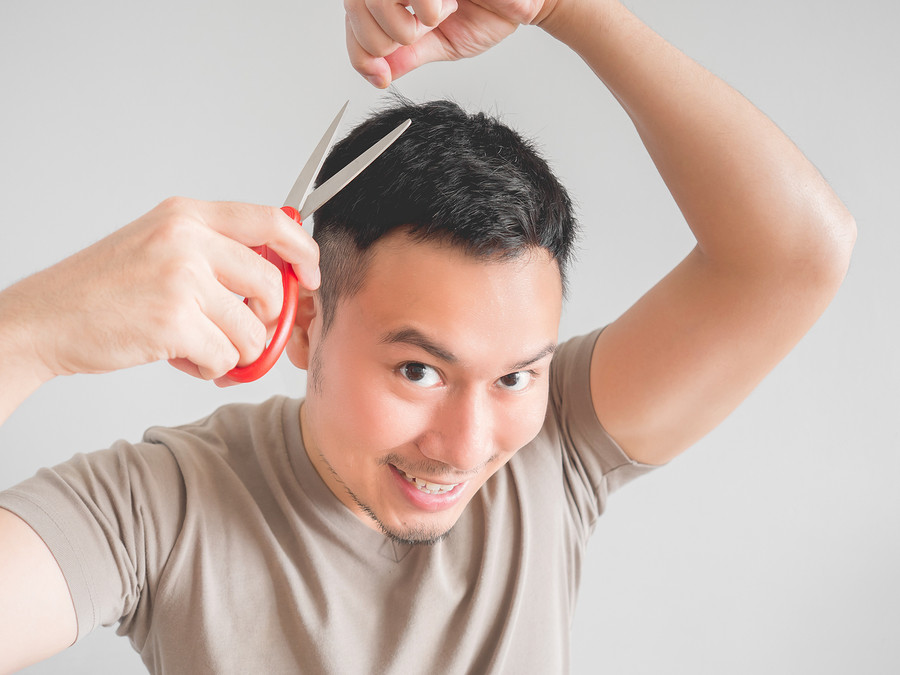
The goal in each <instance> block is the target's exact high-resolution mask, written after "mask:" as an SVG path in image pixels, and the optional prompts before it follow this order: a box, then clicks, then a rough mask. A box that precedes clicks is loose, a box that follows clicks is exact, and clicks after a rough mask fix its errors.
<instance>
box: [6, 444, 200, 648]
mask: <svg viewBox="0 0 900 675" xmlns="http://www.w3.org/2000/svg"><path fill="white" fill-rule="evenodd" d="M0 507H3V508H5V509H7V510H9V511H12V512H13V513H15V514H16V515H18V516H19V517H20V518H22V519H23V520H24V521H25V522H27V523H28V524H29V525H30V526H31V527H32V528H33V529H34V530H35V531H36V532H37V533H38V535H39V536H40V537H41V538H42V539H43V540H44V542H45V543H46V544H47V546H48V548H49V549H50V551H51V552H52V553H53V555H54V557H55V558H56V561H57V562H58V563H59V566H60V568H61V569H62V572H63V575H64V576H65V579H66V583H67V584H68V586H69V591H70V593H71V594H72V599H73V602H74V605H75V614H76V617H77V620H78V638H77V639H78V640H80V639H81V638H83V637H84V636H85V635H87V634H88V633H90V632H91V631H92V630H94V629H95V628H96V627H97V626H110V625H113V624H115V623H116V622H121V626H120V628H119V630H118V632H119V633H120V634H125V633H129V634H130V635H131V637H132V640H135V641H136V642H138V643H139V642H140V641H141V640H142V637H143V636H142V633H144V631H142V630H141V624H143V626H149V615H150V612H151V611H152V605H153V598H154V594H155V589H156V587H157V585H158V582H159V579H158V578H157V576H158V575H159V574H160V573H161V570H164V569H165V561H166V558H167V556H168V555H169V552H170V551H171V550H172V547H173V545H174V542H175V540H176V538H177V536H178V533H179V531H180V527H181V523H182V522H183V519H184V507H185V492H184V483H183V481H182V479H181V474H180V471H179V468H178V464H177V463H176V461H175V459H174V457H173V456H172V454H171V452H170V451H169V449H168V448H167V447H166V446H164V445H161V444H154V443H140V444H137V445H132V444H129V443H125V442H119V443H116V444H115V445H114V446H113V447H111V448H109V449H107V450H101V451H99V452H94V453H90V454H78V455H75V456H74V457H73V458H72V459H70V460H69V461H67V462H65V463H63V464H60V465H58V466H55V467H53V468H48V469H41V470H40V471H39V472H38V473H37V474H36V475H35V476H34V477H32V478H30V479H28V480H26V481H24V482H22V483H20V484H18V485H16V486H15V487H12V488H10V489H9V490H6V491H4V492H2V493H0Z"/></svg>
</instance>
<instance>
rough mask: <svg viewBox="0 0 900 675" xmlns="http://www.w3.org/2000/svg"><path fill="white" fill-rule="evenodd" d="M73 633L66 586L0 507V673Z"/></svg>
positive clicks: (28, 534) (43, 551)
mask: <svg viewBox="0 0 900 675" xmlns="http://www.w3.org/2000/svg"><path fill="white" fill-rule="evenodd" d="M76 632H77V626H76V623H75V608H74V607H73V606H72V598H71V596H70V595H69V588H68V586H66V582H65V579H63V575H62V572H61V571H60V569H59V566H58V565H57V564H56V560H55V559H54V558H53V555H52V554H51V553H50V550H49V549H48V548H47V547H46V546H45V545H44V542H43V541H42V540H41V538H40V537H38V535H37V534H36V533H35V531H34V530H32V529H31V528H30V527H29V526H28V525H27V524H26V523H25V522H24V521H23V520H21V519H20V518H19V517H18V516H16V515H14V514H12V513H10V512H9V511H7V510H6V509H2V508H0V675H5V674H6V673H12V672H15V671H17V670H19V669H21V668H24V667H25V666H28V665H31V664H32V663H37V662H38V661H41V660H43V659H46V658H48V657H50V656H52V655H53V654H56V653H57V652H60V651H62V650H63V649H65V648H66V647H68V646H70V645H71V644H72V643H73V642H74V641H75V635H76Z"/></svg>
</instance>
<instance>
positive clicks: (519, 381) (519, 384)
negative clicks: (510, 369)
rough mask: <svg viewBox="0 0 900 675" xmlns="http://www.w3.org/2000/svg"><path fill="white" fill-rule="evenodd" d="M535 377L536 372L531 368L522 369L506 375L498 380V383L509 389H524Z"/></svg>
mask: <svg viewBox="0 0 900 675" xmlns="http://www.w3.org/2000/svg"><path fill="white" fill-rule="evenodd" d="M533 379H534V373H532V372H531V371H529V370H520V371H518V372H516V373H509V374H508V375H504V376H503V377H501V378H500V379H499V380H497V384H499V385H500V386H501V387H502V388H503V389H506V390H507V391H522V390H523V389H525V388H527V387H528V385H529V384H531V381H532V380H533Z"/></svg>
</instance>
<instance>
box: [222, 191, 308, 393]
mask: <svg viewBox="0 0 900 675" xmlns="http://www.w3.org/2000/svg"><path fill="white" fill-rule="evenodd" d="M281 210H282V211H284V212H285V213H286V214H287V215H289V216H290V217H291V218H293V219H294V221H295V222H297V223H299V224H300V225H302V224H303V223H302V222H301V221H300V214H299V213H298V212H297V209H295V208H293V207H290V206H284V207H282V209H281ZM253 250H254V251H256V252H257V253H259V254H260V255H261V256H263V257H264V258H265V259H266V260H268V261H269V262H271V263H273V264H274V265H276V266H277V267H278V269H280V270H281V281H282V287H283V288H284V301H283V302H282V305H281V314H280V315H279V316H278V325H277V326H276V327H275V334H274V335H273V336H272V339H271V341H270V342H269V344H268V346H267V347H266V348H265V349H264V350H263V353H262V354H260V355H259V358H258V359H256V361H254V362H253V363H250V364H247V365H246V366H239V367H236V368H232V369H231V370H229V371H228V373H227V374H226V377H228V378H229V379H231V380H233V381H235V382H253V381H254V380H258V379H259V378H261V377H262V376H263V375H265V374H266V373H268V372H269V371H270V370H271V369H272V366H274V365H275V362H276V361H278V359H279V357H280V356H281V354H282V352H284V348H285V345H287V341H288V338H289V337H290V336H291V330H292V329H293V328H294V319H296V318H297V300H298V298H299V297H300V287H299V283H298V281H297V274H296V273H295V272H294V268H293V266H292V265H289V264H288V263H286V262H284V260H282V259H281V257H280V256H279V255H278V254H277V253H275V252H274V251H272V250H270V249H269V248H268V247H266V246H256V247H254V249H253ZM245 302H246V301H245Z"/></svg>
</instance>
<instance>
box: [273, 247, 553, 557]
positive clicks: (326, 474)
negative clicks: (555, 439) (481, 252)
mask: <svg viewBox="0 0 900 675" xmlns="http://www.w3.org/2000/svg"><path fill="white" fill-rule="evenodd" d="M316 303H317V300H316V299H315V298H313V297H311V296H310V297H308V298H307V299H306V304H307V306H308V307H309V306H311V307H312V310H311V311H307V312H304V313H303V316H304V317H305V320H304V324H305V325H302V326H299V327H298V329H297V330H296V331H295V334H294V340H295V344H294V345H293V346H292V349H291V351H290V354H291V357H292V358H293V359H294V361H295V363H297V364H298V365H300V366H301V367H307V366H309V365H310V364H312V366H311V367H312V371H311V373H310V376H311V379H312V380H313V381H314V382H315V384H313V386H311V387H310V388H309V390H308V392H307V398H306V401H305V402H304V405H303V407H302V409H301V420H302V431H303V438H304V442H305V444H306V448H307V452H308V454H309V456H310V459H311V460H312V462H313V465H314V466H315V467H316V470H317V471H318V473H319V475H320V476H321V477H322V479H323V480H324V481H325V483H326V484H327V485H328V486H329V488H331V490H332V492H334V494H335V495H336V496H337V497H338V499H340V500H341V501H342V502H343V503H344V504H345V505H346V506H347V507H348V508H349V509H350V510H351V511H353V512H354V513H355V514H356V515H357V516H358V517H359V518H360V519H361V520H362V521H363V522H365V523H366V524H368V525H369V526H370V527H373V528H375V529H378V530H380V531H383V532H385V533H386V534H389V535H390V536H392V537H394V538H396V539H399V540H403V541H415V542H422V541H425V542H430V541H434V540H435V539H436V538H439V537H440V536H442V535H443V534H445V533H446V532H447V531H448V530H449V529H450V528H451V527H452V526H453V524H454V523H455V522H456V520H457V519H458V518H459V515H460V514H461V513H462V511H463V509H464V508H465V506H466V504H468V502H469V500H470V499H471V498H472V496H473V495H474V494H475V492H477V490H478V489H479V488H480V487H481V486H482V485H483V484H484V482H485V481H486V480H487V479H488V478H490V476H491V475H493V474H494V472H496V471H497V469H499V468H500V467H501V466H503V464H505V463H506V462H507V461H508V460H509V459H510V457H512V456H513V454H514V453H515V452H516V451H517V450H519V449H520V448H521V447H522V446H523V445H525V444H526V443H527V442H528V441H530V440H531V439H532V438H534V436H535V435H536V434H537V432H538V431H539V429H540V428H541V424H542V423H543V419H544V413H545V410H546V405H547V387H548V379H549V378H548V369H549V366H550V360H551V358H552V353H553V349H554V348H555V346H556V341H557V330H558V326H559V318H560V311H561V306H562V284H561V281H560V276H559V269H558V267H557V265H556V262H555V261H553V260H552V259H551V257H550V255H549V254H548V253H547V252H546V251H545V250H543V249H539V250H531V251H527V252H525V253H524V254H522V255H521V256H520V257H518V258H516V259H514V260H511V261H502V262H499V261H495V262H486V261H483V260H476V259H474V258H472V257H470V256H468V255H466V254H465V253H464V252H462V251H460V250H459V249H457V248H454V247H452V246H451V245H449V244H442V243H435V242H430V243H418V242H413V241H411V240H410V239H409V237H408V236H407V235H406V233H405V232H404V231H403V230H398V231H395V232H394V233H392V234H390V235H388V236H387V237H386V238H384V239H382V240H380V241H379V242H378V243H377V244H376V245H375V248H374V253H373V256H372V262H371V267H370V268H369V270H368V273H367V275H366V279H365V282H364V284H363V286H362V288H361V290H360V291H359V292H358V293H357V294H355V295H353V296H351V297H348V298H344V299H343V300H342V301H341V302H340V303H339V305H338V310H337V312H336V314H335V320H334V323H333V324H332V325H331V326H330V327H329V329H328V332H327V334H326V335H325V336H323V335H322V331H321V322H320V318H319V316H320V315H319V312H317V311H316ZM386 336H390V338H389V339H386ZM498 336H502V338H500V339H498ZM310 355H312V356H310ZM396 469H400V470H402V471H405V472H406V473H408V474H411V475H414V476H417V477H420V478H422V479H424V480H428V481H430V482H433V483H441V484H453V483H462V485H460V486H459V487H458V488H456V489H455V490H454V491H453V493H452V494H451V495H448V496H447V497H446V498H440V499H438V498H435V499H432V498H430V497H428V496H427V495H426V496H424V497H423V496H422V495H421V494H420V495H417V496H416V497H414V499H413V500H411V499H410V498H409V497H408V496H407V492H408V490H409V486H408V484H407V483H406V482H405V481H403V480H398V474H397V471H396ZM419 497H421V498H424V499H426V500H428V501H429V502H433V503H429V504H422V503H420V502H418V501H415V499H416V498H419Z"/></svg>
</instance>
